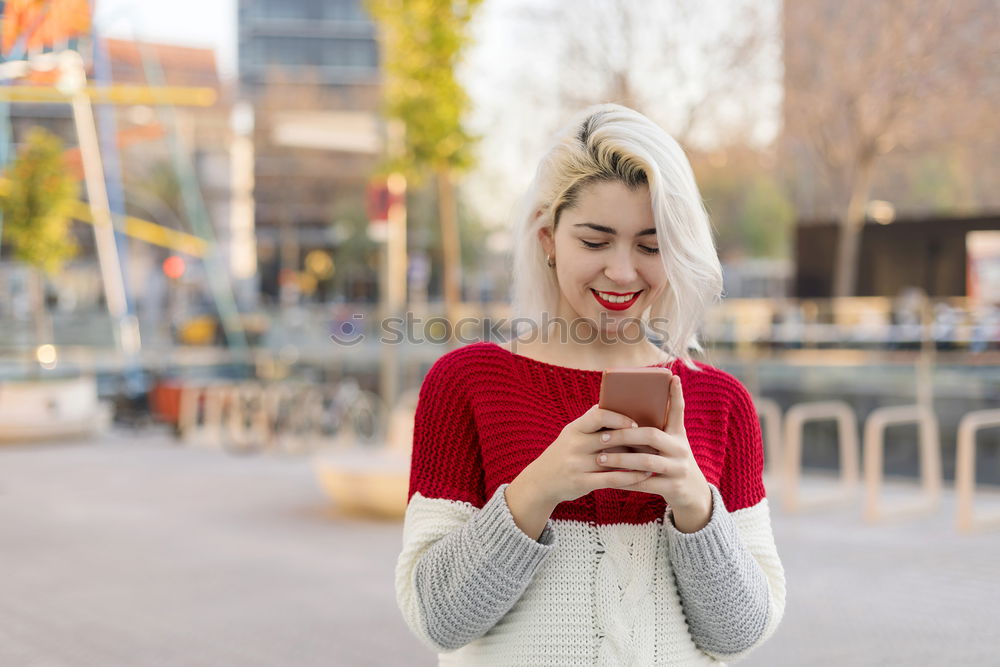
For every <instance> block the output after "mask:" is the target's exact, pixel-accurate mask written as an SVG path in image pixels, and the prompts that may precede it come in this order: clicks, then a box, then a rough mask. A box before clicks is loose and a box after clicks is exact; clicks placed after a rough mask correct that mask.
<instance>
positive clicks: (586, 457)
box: [511, 405, 652, 509]
mask: <svg viewBox="0 0 1000 667" xmlns="http://www.w3.org/2000/svg"><path fill="white" fill-rule="evenodd" d="M602 428H609V429H612V430H610V431H601V429H602ZM641 430H642V429H640V428H638V427H637V426H636V425H635V422H633V421H632V419H631V418H629V417H626V416H625V415H623V414H620V413H618V412H612V411H611V410H604V409H602V408H599V407H598V406H596V405H594V406H592V407H591V408H590V409H589V410H587V411H586V412H585V413H583V414H582V415H581V416H580V417H579V418H577V419H575V420H573V421H571V422H570V423H568V424H566V426H564V427H563V430H562V432H561V433H560V434H559V437H558V438H556V439H555V441H554V442H553V443H552V444H551V445H549V446H548V447H547V448H546V449H545V451H543V452H542V453H541V455H539V456H538V458H536V459H535V460H534V461H532V462H531V463H530V464H528V466H526V467H525V468H524V470H523V471H522V472H521V474H520V475H518V478H517V479H515V480H514V482H512V484H511V485H512V486H521V485H522V483H523V484H524V485H525V488H528V487H530V488H531V489H533V490H534V492H535V494H538V495H537V496H536V498H537V499H538V501H539V502H540V503H541V504H542V505H544V506H546V507H548V508H550V509H554V508H555V506H556V505H558V504H559V503H561V502H564V501H569V500H576V499H577V498H579V497H580V496H585V495H587V494H588V493H590V492H591V491H594V490H595V489H604V488H619V489H621V488H631V487H634V485H636V484H637V483H639V482H642V481H643V480H646V479H648V478H649V477H650V475H651V474H652V473H650V472H636V471H634V470H611V469H610V468H611V467H614V466H606V465H599V464H598V463H597V456H598V454H599V453H600V452H601V451H602V450H605V449H608V448H610V447H612V446H613V445H614V443H613V442H612V443H608V442H607V441H605V440H604V439H602V436H605V435H608V434H613V436H614V437H615V439H617V440H621V438H622V434H623V433H625V432H636V431H641ZM623 451H624V450H623ZM620 467H625V466H620Z"/></svg>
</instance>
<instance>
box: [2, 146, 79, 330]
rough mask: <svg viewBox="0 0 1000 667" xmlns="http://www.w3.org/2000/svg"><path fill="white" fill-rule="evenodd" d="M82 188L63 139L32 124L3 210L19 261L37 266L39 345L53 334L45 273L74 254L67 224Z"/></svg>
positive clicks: (35, 307)
mask: <svg viewBox="0 0 1000 667" xmlns="http://www.w3.org/2000/svg"><path fill="white" fill-rule="evenodd" d="M78 189H79V186H78V184H77V181H76V179H75V177H74V176H73V174H72V172H71V171H70V169H69V167H68V166H67V164H66V161H65V159H64V157H63V146H62V142H61V141H60V140H59V138H58V137H57V136H55V135H54V134H52V133H51V132H49V131H48V130H45V129H44V128H41V127H34V128H32V129H31V130H30V131H29V132H28V134H27V137H26V139H25V142H24V145H23V146H22V147H21V150H20V151H19V152H18V156H17V158H16V159H15V160H14V162H13V164H12V165H11V166H10V167H9V169H8V170H7V174H6V180H5V182H4V187H3V191H2V193H0V212H2V214H3V236H4V241H5V242H6V243H10V244H11V245H12V246H13V254H14V257H15V258H16V259H18V260H20V261H22V262H24V263H26V264H28V265H29V266H31V267H33V268H34V269H35V270H34V271H33V272H32V283H31V295H32V303H33V309H32V310H33V312H34V316H35V332H36V337H37V339H38V343H39V344H41V343H42V342H45V341H47V340H49V339H50V338H51V334H50V333H49V331H48V327H47V325H46V320H45V317H44V310H45V300H44V288H45V283H44V278H43V275H42V274H43V272H44V273H47V274H50V275H51V274H56V273H58V272H59V271H60V270H61V269H62V266H63V264H64V263H65V262H66V260H68V259H69V258H70V257H72V256H73V255H75V254H76V250H77V248H76V244H75V243H74V242H73V238H72V236H71V235H70V232H69V225H70V223H71V218H70V211H71V210H72V207H73V204H74V202H75V201H76V199H77V195H78Z"/></svg>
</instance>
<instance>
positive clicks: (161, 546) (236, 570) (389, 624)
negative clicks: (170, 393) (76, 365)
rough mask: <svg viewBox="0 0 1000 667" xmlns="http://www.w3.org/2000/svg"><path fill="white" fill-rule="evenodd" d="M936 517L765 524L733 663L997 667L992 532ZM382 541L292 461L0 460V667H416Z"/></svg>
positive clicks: (394, 533)
mask: <svg viewBox="0 0 1000 667" xmlns="http://www.w3.org/2000/svg"><path fill="white" fill-rule="evenodd" d="M953 509H954V503H953V499H952V497H951V494H950V493H949V494H947V496H946V499H945V507H944V509H942V511H940V512H938V513H937V514H935V515H933V516H930V517H927V518H918V519H910V520H907V521H902V522H898V523H891V524H886V525H879V526H869V525H866V524H864V523H863V522H862V521H861V520H860V518H859V505H857V504H856V505H855V506H852V507H849V508H842V509H833V510H826V511H822V512H815V513H810V514H804V515H796V516H789V515H785V514H783V513H781V512H780V511H779V510H777V509H775V511H774V513H773V519H774V526H775V535H776V539H777V542H778V548H779V552H780V554H781V556H782V558H783V561H784V564H785V567H786V571H787V578H788V583H789V598H788V607H787V612H786V615H785V619H784V621H783V623H782V625H781V627H780V628H779V630H778V633H777V634H776V635H775V636H774V637H773V638H772V639H771V641H770V642H769V643H767V644H766V645H764V646H763V647H761V648H760V649H758V651H757V652H756V653H754V654H753V655H752V656H751V657H750V658H748V659H747V660H745V661H743V662H742V663H740V664H745V665H754V666H763V665H928V666H930V665H934V666H937V665H949V666H951V665H994V664H1000V644H998V642H997V640H996V634H997V633H996V628H997V618H998V617H1000V531H995V532H989V533H984V534H978V535H972V536H960V535H958V534H956V533H955V531H954V526H953ZM400 532H401V524H400V523H397V522H385V521H370V520H362V519H358V518H353V517H350V516H344V515H342V514H340V513H338V512H337V511H336V508H333V507H331V506H330V505H329V503H328V501H327V500H326V498H325V496H324V495H323V494H322V493H321V491H320V490H319V486H318V484H317V483H316V481H315V479H314V476H313V473H312V469H311V467H310V464H309V462H308V461H307V460H306V459H303V458H288V457H285V458H283V457H279V456H275V455H258V456H251V457H235V456H232V455H230V454H226V453H223V452H219V451H213V450H204V449H191V448H185V447H180V446H178V445H176V444H175V443H174V441H173V440H172V439H171V438H170V437H169V436H168V435H166V434H165V433H163V432H160V431H136V432H131V431H115V432H113V433H111V434H110V435H108V436H105V437H104V438H102V439H100V440H98V441H91V442H76V443H60V444H51V445H38V444H36V445H30V446H29V445H25V446H4V447H0V573H2V575H0V582H2V583H0V665H3V666H4V667H6V666H12V667H21V666H32V667H34V666H39V667H41V666H46V667H48V666H51V667H57V666H58V667H63V666H72V667H91V666H93V667H98V666H100V667H109V666H117V665H122V666H129V667H146V666H156V665H170V666H171V667H181V666H184V667H188V666H190V667H194V666H199V667H200V666H206V667H207V666H212V667H217V666H228V665H261V666H263V665H267V666H272V665H273V666H286V665H294V666H302V667H311V666H314V665H315V666H320V665H323V666H327V665H337V666H340V665H345V666H353V665H413V666H416V667H420V666H421V665H427V666H429V665H433V664H435V663H436V661H435V659H434V656H433V655H432V654H431V653H430V652H428V651H427V650H426V649H424V648H423V646H422V645H421V644H419V643H418V642H417V641H416V639H414V638H413V637H412V636H411V635H410V634H409V632H408V630H407V629H406V627H405V625H404V624H403V621H402V619H401V618H400V616H399V613H398V611H397V610H396V605H395V595H394V592H393V568H394V565H395V559H396V555H397V553H398V549H399V546H400Z"/></svg>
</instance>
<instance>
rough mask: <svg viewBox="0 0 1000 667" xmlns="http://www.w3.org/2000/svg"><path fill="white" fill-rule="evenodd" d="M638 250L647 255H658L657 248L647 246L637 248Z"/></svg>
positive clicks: (658, 250)
mask: <svg viewBox="0 0 1000 667" xmlns="http://www.w3.org/2000/svg"><path fill="white" fill-rule="evenodd" d="M639 249H640V250H642V251H643V252H644V253H646V254H647V255H656V254H659V252H660V249H659V248H650V247H649V246H644V245H641V246H639Z"/></svg>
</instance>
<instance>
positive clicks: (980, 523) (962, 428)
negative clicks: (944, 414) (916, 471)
mask: <svg viewBox="0 0 1000 667" xmlns="http://www.w3.org/2000/svg"><path fill="white" fill-rule="evenodd" d="M994 426H1000V410H976V411H975V412H970V413H968V414H966V415H965V416H964V417H962V421H960V422H959V423H958V447H957V451H956V454H955V491H956V495H957V496H958V513H957V517H956V522H957V526H958V530H959V531H961V532H963V533H969V532H972V531H973V530H976V529H982V528H987V527H992V526H997V525H1000V513H998V512H993V513H991V514H988V515H982V514H981V515H978V516H977V514H976V513H975V506H974V502H973V501H974V497H975V491H976V432H977V431H980V430H982V429H984V428H990V427H994Z"/></svg>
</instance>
